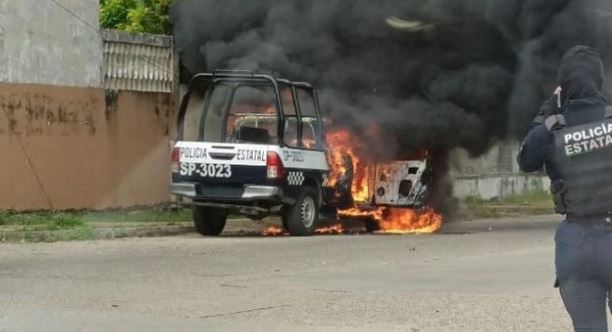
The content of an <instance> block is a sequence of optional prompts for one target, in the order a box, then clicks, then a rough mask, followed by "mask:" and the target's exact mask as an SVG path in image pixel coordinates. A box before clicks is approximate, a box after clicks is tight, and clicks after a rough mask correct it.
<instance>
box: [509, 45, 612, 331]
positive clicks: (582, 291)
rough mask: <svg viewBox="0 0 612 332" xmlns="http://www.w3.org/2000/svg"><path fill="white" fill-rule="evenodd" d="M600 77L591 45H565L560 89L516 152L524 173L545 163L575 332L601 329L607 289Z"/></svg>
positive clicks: (607, 170)
mask: <svg viewBox="0 0 612 332" xmlns="http://www.w3.org/2000/svg"><path fill="white" fill-rule="evenodd" d="M603 81H604V70H603V63H602V61H601V57H600V55H599V53H598V52H597V50H595V49H593V48H590V47H586V46H577V47H574V48H572V49H570V50H568V51H567V52H566V53H565V55H564V56H563V58H562V59H561V65H560V67H559V71H558V83H559V86H560V89H558V90H557V95H554V96H553V97H552V98H551V99H550V100H549V101H548V102H546V103H545V104H544V106H543V108H542V109H541V113H542V114H540V115H543V114H544V115H545V116H540V117H536V119H541V120H543V121H538V120H534V121H538V122H541V123H536V124H535V125H534V126H533V127H532V129H531V130H530V132H529V134H528V135H527V137H526V138H525V141H524V143H523V147H522V149H521V152H520V154H519V156H518V162H519V165H520V167H521V169H522V170H523V171H525V172H533V171H538V170H540V169H542V166H544V167H545V169H546V173H547V174H548V176H549V177H550V179H551V191H552V192H553V194H554V201H555V210H556V212H558V213H561V214H564V215H565V216H566V220H565V221H563V222H562V223H561V224H560V225H559V226H558V228H557V231H556V234H555V244H556V249H555V267H556V273H557V282H556V286H558V287H559V288H560V293H561V298H562V299H563V303H564V304H565V308H566V309H567V311H568V312H569V314H570V316H571V318H572V322H573V325H574V330H575V331H602V332H604V331H607V321H606V300H607V298H608V292H609V291H610V290H611V289H612V107H609V106H608V102H607V101H606V98H605V97H604V96H603V95H602V93H601V90H602V85H603ZM555 104H556V105H555Z"/></svg>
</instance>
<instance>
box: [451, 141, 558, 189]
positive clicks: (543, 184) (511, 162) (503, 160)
mask: <svg viewBox="0 0 612 332" xmlns="http://www.w3.org/2000/svg"><path fill="white" fill-rule="evenodd" d="M519 149H520V145H519V143H518V142H516V141H510V142H500V143H498V144H496V145H494V146H493V147H491V149H490V150H489V151H488V152H487V153H486V154H484V155H482V156H479V157H475V158H471V157H470V156H469V155H468V153H467V152H466V151H464V150H460V149H458V150H456V151H454V152H453V156H452V160H453V161H454V162H453V166H454V167H453V172H452V173H453V177H454V179H455V187H454V192H455V196H457V197H461V198H462V197H467V196H476V197H480V198H483V199H491V198H504V197H506V196H508V195H513V194H521V193H524V192H528V191H533V190H548V189H549V186H550V180H549V179H548V177H547V176H546V175H544V174H543V173H535V174H525V173H521V171H520V170H519V167H518V164H517V163H516V156H517V154H518V152H519Z"/></svg>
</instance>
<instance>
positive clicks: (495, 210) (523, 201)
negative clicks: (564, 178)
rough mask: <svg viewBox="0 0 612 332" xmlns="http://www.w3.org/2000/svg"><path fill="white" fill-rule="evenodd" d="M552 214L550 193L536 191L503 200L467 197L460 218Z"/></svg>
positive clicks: (462, 205) (463, 202)
mask: <svg viewBox="0 0 612 332" xmlns="http://www.w3.org/2000/svg"><path fill="white" fill-rule="evenodd" d="M552 213H554V210H553V203H552V197H551V195H550V193H549V192H547V191H544V190H536V191H530V192H526V193H523V194H516V195H510V196H507V197H505V198H504V199H501V200H500V199H493V200H483V199H481V198H478V197H467V198H465V199H464V200H463V201H462V204H461V211H460V218H461V219H464V220H470V219H478V218H505V217H519V216H527V215H542V214H552Z"/></svg>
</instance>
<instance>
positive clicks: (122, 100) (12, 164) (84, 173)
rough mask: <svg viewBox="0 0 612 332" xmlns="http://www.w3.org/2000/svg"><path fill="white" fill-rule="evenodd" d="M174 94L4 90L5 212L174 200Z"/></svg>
mask: <svg viewBox="0 0 612 332" xmlns="http://www.w3.org/2000/svg"><path fill="white" fill-rule="evenodd" d="M173 100H174V99H173V97H172V95H171V94H164V93H138V92H119V93H117V94H113V93H105V91H104V90H103V89H95V88H75V87H54V86H44V85H15V84H0V151H1V157H0V209H16V210H24V209H80V208H96V209H101V208H109V207H122V206H131V205H140V204H155V203H160V202H166V201H168V198H169V193H168V180H169V153H170V152H169V151H170V147H169V132H170V131H171V130H172V127H173V121H174V117H175V115H174V109H175V105H174V101H173Z"/></svg>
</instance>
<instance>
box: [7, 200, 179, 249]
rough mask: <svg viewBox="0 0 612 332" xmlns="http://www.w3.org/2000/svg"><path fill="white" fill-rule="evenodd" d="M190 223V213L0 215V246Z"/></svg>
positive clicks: (138, 211)
mask: <svg viewBox="0 0 612 332" xmlns="http://www.w3.org/2000/svg"><path fill="white" fill-rule="evenodd" d="M186 221H191V210H190V209H178V210H175V209H168V208H150V209H132V210H109V211H71V212H54V211H36V212H6V211H5V212H0V242H53V241H71V240H91V239H94V238H95V237H96V230H97V229H99V228H103V229H106V228H111V229H114V228H116V229H117V230H118V231H120V230H122V229H130V228H131V227H134V226H136V227H138V226H145V225H146V224H153V223H157V224H163V225H176V224H179V223H181V222H186Z"/></svg>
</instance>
